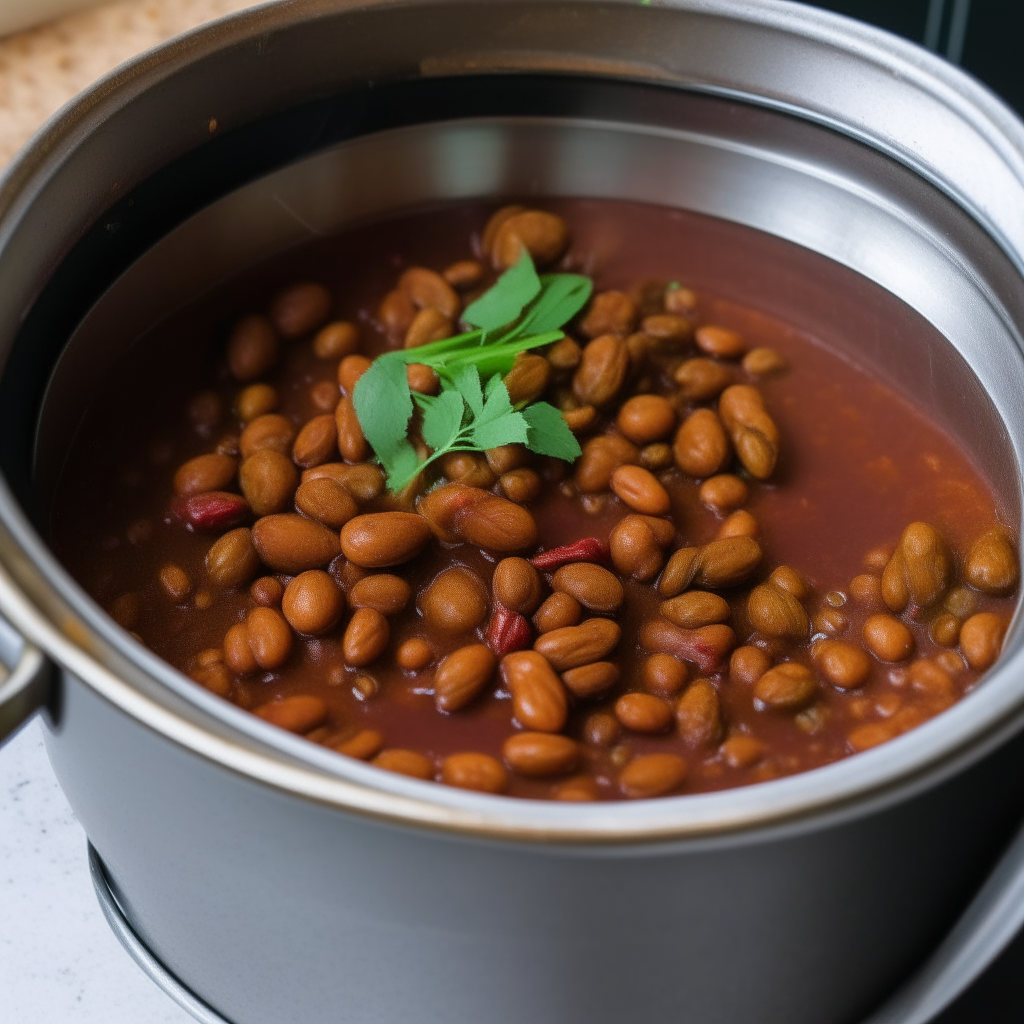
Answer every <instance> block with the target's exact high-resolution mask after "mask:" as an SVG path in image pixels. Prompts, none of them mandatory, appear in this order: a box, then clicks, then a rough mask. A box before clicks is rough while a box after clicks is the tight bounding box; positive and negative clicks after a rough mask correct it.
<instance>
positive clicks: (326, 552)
mask: <svg viewBox="0 0 1024 1024" xmlns="http://www.w3.org/2000/svg"><path fill="white" fill-rule="evenodd" d="M252 542H253V544H254V545H255V547H256V550H257V552H258V553H259V556H260V558H261V559H262V560H263V563H264V565H268V566H269V567H270V568H271V569H273V570H275V571H276V572H287V573H292V574H297V573H300V572H305V570H306V569H319V568H321V567H322V566H325V565H327V563H328V562H330V561H331V559H333V558H336V557H337V556H338V555H339V554H340V552H341V545H340V544H339V543H338V535H337V534H336V533H335V532H334V531H333V530H328V529H327V527H326V526H321V524H320V523H315V522H313V521H312V520H311V519H304V518H303V517H302V516H300V515H296V514H295V513H294V512H283V513H280V514H278V515H272V516H264V517H263V518H262V519H260V520H258V521H257V523H256V525H255V526H254V527H253V528H252Z"/></svg>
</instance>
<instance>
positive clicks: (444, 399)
mask: <svg viewBox="0 0 1024 1024" xmlns="http://www.w3.org/2000/svg"><path fill="white" fill-rule="evenodd" d="M465 408H466V406H465V402H464V401H463V398H462V395H461V394H460V393H459V392H458V391H455V390H445V391H442V392H441V394H440V395H438V396H437V398H435V399H434V400H433V401H432V402H431V403H430V404H429V405H428V406H427V409H426V411H425V412H424V413H423V425H422V427H421V431H422V434H423V440H424V441H426V442H427V444H428V445H430V447H431V448H433V449H434V451H435V452H439V451H442V450H444V449H446V448H450V447H451V446H452V444H453V443H454V442H455V438H456V437H457V436H458V434H459V430H460V429H461V428H462V417H463V414H464V412H465Z"/></svg>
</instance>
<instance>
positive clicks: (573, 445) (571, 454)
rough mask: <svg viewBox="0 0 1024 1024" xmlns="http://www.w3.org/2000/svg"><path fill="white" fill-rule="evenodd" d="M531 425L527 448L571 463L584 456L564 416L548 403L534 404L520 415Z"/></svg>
mask: <svg viewBox="0 0 1024 1024" xmlns="http://www.w3.org/2000/svg"><path fill="white" fill-rule="evenodd" d="M520 415H521V416H522V417H523V419H525V420H526V422H527V424H528V425H529V428H530V429H529V432H528V434H527V437H526V447H527V448H529V449H530V451H532V452H537V453H538V454H539V455H551V456H554V458H556V459H564V460H565V461H566V462H571V461H572V460H573V459H578V458H579V457H580V455H582V454H583V452H582V449H581V448H580V443H579V441H577V440H576V438H575V437H574V436H573V433H572V431H571V430H570V429H569V426H568V424H567V423H566V422H565V420H564V418H563V417H562V414H561V413H560V412H559V411H558V410H557V409H556V408H555V407H554V406H553V405H549V404H548V403H547V402H534V403H533V405H528V406H527V407H526V408H525V409H523V411H522V412H521V413H520Z"/></svg>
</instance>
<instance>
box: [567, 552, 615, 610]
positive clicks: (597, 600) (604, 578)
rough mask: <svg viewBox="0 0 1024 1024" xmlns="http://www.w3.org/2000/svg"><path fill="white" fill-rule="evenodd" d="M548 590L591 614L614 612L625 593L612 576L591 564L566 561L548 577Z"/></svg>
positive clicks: (612, 574)
mask: <svg viewBox="0 0 1024 1024" xmlns="http://www.w3.org/2000/svg"><path fill="white" fill-rule="evenodd" d="M551 589H552V590H554V591H558V592H560V593H563V594H568V595H569V596H570V597H574V598H575V599H576V600H577V601H579V603H580V604H581V605H583V607H584V608H588V609H589V610H590V611H592V612H604V613H608V612H614V611H616V610H618V608H619V607H620V606H621V604H622V601H623V598H624V596H625V594H624V593H623V590H622V584H621V583H620V582H619V581H618V579H617V578H616V576H615V574H614V573H611V572H609V571H608V570H607V569H605V568H604V566H601V565H595V564H594V563H593V562H570V563H569V564H568V565H563V566H562V567H561V568H560V569H557V570H556V571H555V573H554V575H553V576H552V577H551Z"/></svg>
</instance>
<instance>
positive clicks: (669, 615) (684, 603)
mask: <svg viewBox="0 0 1024 1024" xmlns="http://www.w3.org/2000/svg"><path fill="white" fill-rule="evenodd" d="M660 611H661V614H662V615H664V616H665V618H666V619H668V621H669V622H674V623H675V624H676V625H677V626H682V627H683V628H684V629H699V628H700V627H701V626H709V625H711V623H713V622H727V621H728V619H729V616H730V614H731V609H730V608H729V602H728V601H726V600H725V598H723V597H719V596H718V594H711V593H709V592H708V591H706V590H691V591H689V593H686V594H680V595H679V596H678V597H673V598H672V599H671V600H669V601H662V602H661V608H660Z"/></svg>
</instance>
